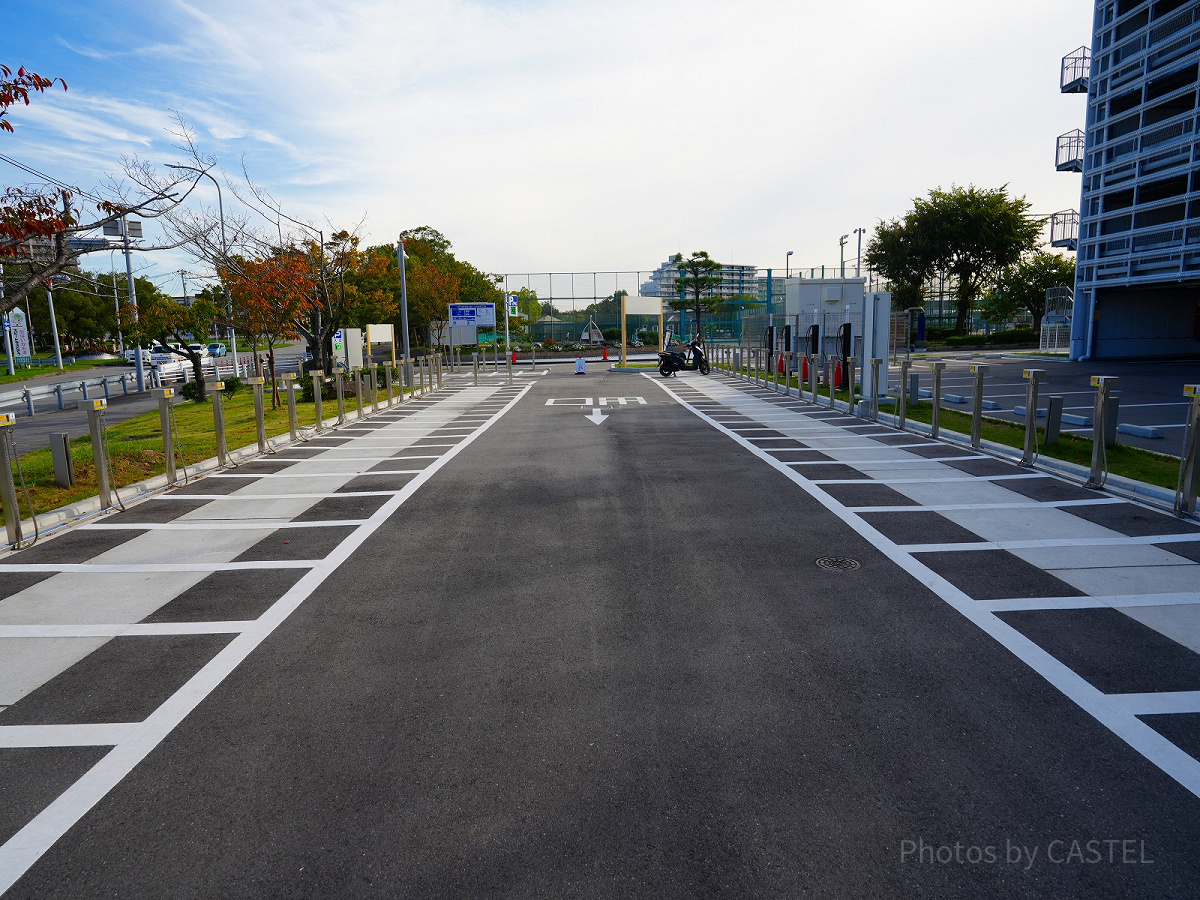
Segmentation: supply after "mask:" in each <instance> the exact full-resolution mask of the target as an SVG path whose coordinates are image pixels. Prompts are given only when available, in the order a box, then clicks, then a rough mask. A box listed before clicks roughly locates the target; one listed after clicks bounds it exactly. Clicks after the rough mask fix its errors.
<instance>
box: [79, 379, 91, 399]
mask: <svg viewBox="0 0 1200 900" xmlns="http://www.w3.org/2000/svg"><path fill="white" fill-rule="evenodd" d="M79 393H80V395H81V396H82V397H83V399H84V402H87V401H88V400H91V399H92V398H91V397H89V396H88V385H87V382H86V381H81V382H79Z"/></svg>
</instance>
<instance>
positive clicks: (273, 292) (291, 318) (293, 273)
mask: <svg viewBox="0 0 1200 900" xmlns="http://www.w3.org/2000/svg"><path fill="white" fill-rule="evenodd" d="M227 277H228V284H229V288H230V294H231V296H232V298H233V308H234V322H235V323H236V325H237V327H238V328H240V329H241V330H242V331H244V332H246V333H247V334H251V335H254V336H255V337H261V338H263V339H264V340H265V341H266V344H267V368H268V372H269V377H270V379H271V385H272V393H271V401H272V405H273V406H275V407H277V406H278V405H279V391H278V388H277V387H276V386H275V377H276V373H275V345H276V344H278V343H279V341H281V340H290V339H293V338H296V337H298V336H299V335H298V333H297V331H296V323H297V322H298V321H302V320H303V318H304V316H305V314H306V313H307V312H308V311H309V309H310V307H311V304H312V301H313V289H314V285H313V277H312V270H311V268H310V266H309V260H308V258H307V257H306V256H305V255H304V254H303V253H301V252H298V251H296V250H294V249H293V250H291V251H283V252H279V253H275V254H272V255H270V256H268V257H265V258H263V259H248V260H242V261H241V264H240V265H239V267H238V270H237V272H236V273H233V272H229V273H227Z"/></svg>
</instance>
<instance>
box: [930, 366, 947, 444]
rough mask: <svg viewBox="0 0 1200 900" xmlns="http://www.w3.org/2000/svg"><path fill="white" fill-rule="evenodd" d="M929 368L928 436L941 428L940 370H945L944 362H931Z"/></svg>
mask: <svg viewBox="0 0 1200 900" xmlns="http://www.w3.org/2000/svg"><path fill="white" fill-rule="evenodd" d="M929 368H930V369H931V370H932V371H933V417H932V419H931V420H930V423H931V424H930V431H929V436H930V437H937V436H938V433H939V432H940V431H941V428H942V415H941V414H942V372H944V371H945V370H946V364H945V363H944V362H940V361H939V362H931V363H930V364H929Z"/></svg>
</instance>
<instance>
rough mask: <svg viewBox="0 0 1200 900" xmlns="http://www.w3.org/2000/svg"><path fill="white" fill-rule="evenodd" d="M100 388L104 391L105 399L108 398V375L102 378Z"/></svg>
mask: <svg viewBox="0 0 1200 900" xmlns="http://www.w3.org/2000/svg"><path fill="white" fill-rule="evenodd" d="M100 388H101V390H103V391H104V399H105V400H108V396H109V395H108V376H107V375H106V376H105V377H104V378H101V379H100Z"/></svg>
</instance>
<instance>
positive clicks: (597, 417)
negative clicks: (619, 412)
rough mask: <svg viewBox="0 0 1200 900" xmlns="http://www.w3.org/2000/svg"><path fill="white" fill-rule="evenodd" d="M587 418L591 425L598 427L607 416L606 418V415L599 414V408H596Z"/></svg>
mask: <svg viewBox="0 0 1200 900" xmlns="http://www.w3.org/2000/svg"><path fill="white" fill-rule="evenodd" d="M588 418H589V419H590V420H591V422H592V424H593V425H599V424H600V423H601V422H603V421H604V420H605V419H607V418H608V416H606V415H604V413H602V412H600V407H598V406H597V407H593V409H592V414H591V415H590V416H588Z"/></svg>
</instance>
